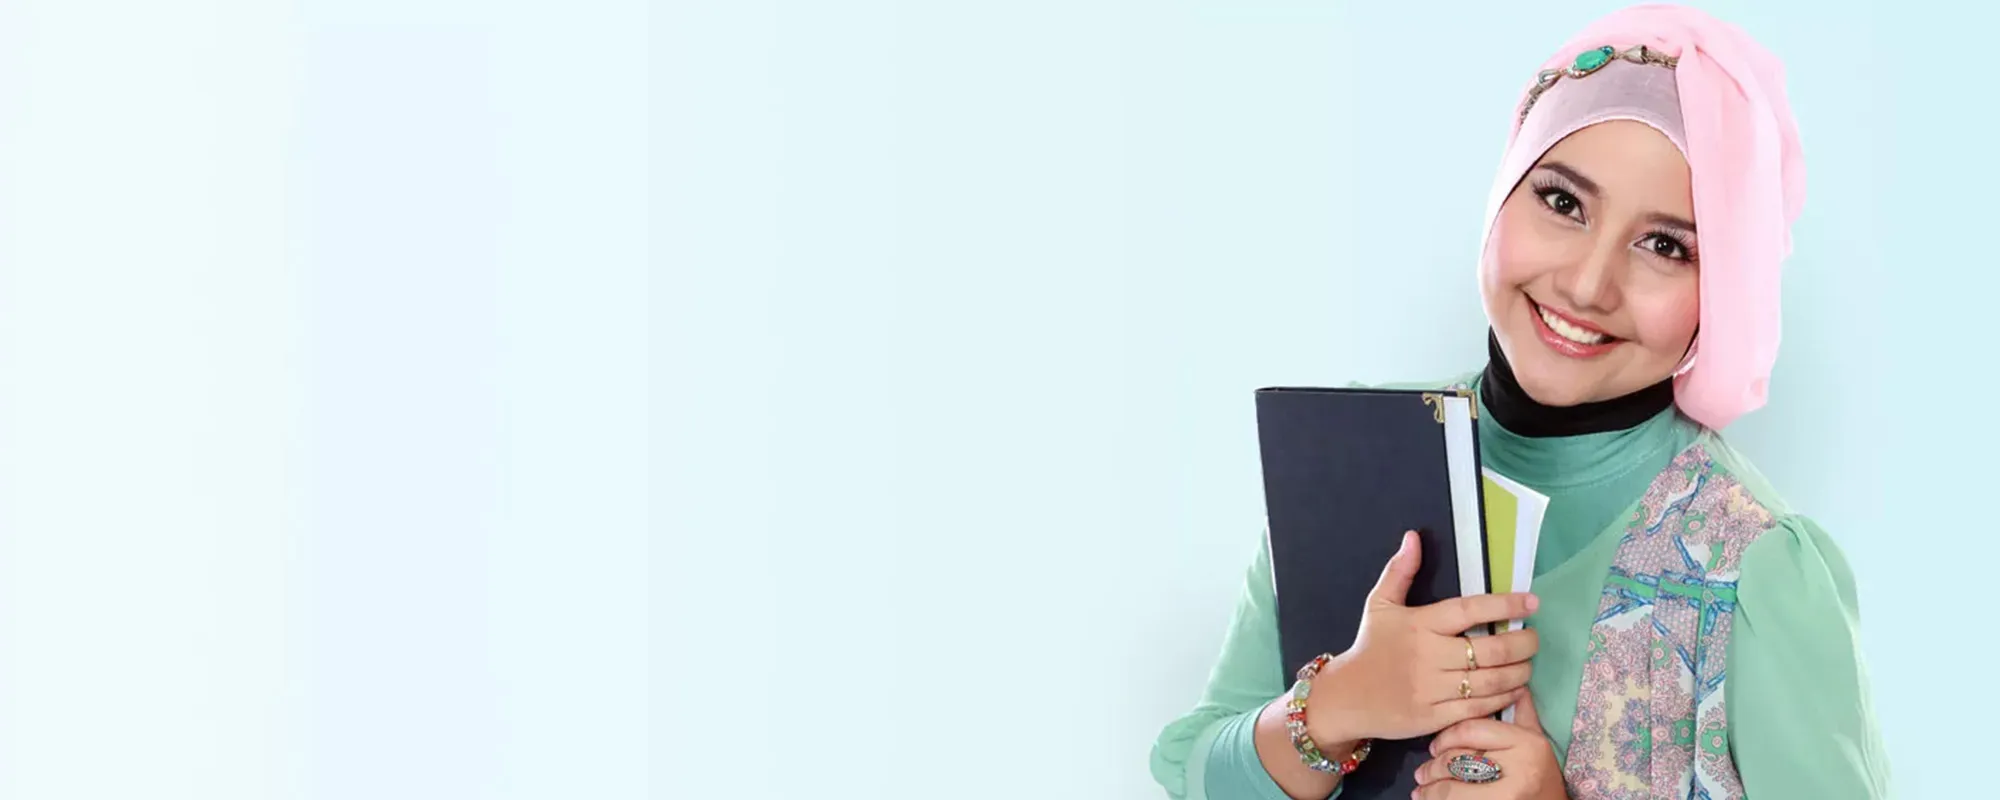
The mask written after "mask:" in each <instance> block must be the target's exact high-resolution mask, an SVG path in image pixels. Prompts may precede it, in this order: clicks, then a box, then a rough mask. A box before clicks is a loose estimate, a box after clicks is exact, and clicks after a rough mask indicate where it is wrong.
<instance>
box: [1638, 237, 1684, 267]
mask: <svg viewBox="0 0 2000 800" xmlns="http://www.w3.org/2000/svg"><path fill="white" fill-rule="evenodd" d="M1646 238H1647V240H1648V241H1647V243H1646V249H1647V250H1650V251H1652V253H1653V255H1656V256H1659V257H1661V258H1670V259H1673V260H1675V261H1686V260H1688V251H1687V246H1686V245H1683V244H1681V243H1680V242H1678V241H1675V240H1674V238H1673V237H1671V236H1663V235H1661V234H1657V233H1655V234H1653V235H1651V236H1648V237H1646Z"/></svg>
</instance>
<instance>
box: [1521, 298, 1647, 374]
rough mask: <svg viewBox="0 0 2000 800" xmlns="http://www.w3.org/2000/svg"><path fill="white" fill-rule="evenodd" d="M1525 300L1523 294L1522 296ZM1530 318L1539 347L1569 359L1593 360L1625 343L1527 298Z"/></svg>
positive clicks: (1581, 321)
mask: <svg viewBox="0 0 2000 800" xmlns="http://www.w3.org/2000/svg"><path fill="white" fill-rule="evenodd" d="M1522 296H1523V297H1526V293H1525V292H1524V293H1522ZM1528 309H1529V311H1530V316H1532V317H1534V318H1535V332H1536V333H1537V334H1540V336H1539V337H1538V338H1540V339H1541V340H1542V344H1545V345H1548V347H1549V349H1550V350H1554V351H1556V352H1557V353H1558V354H1561V355H1564V356H1567V357H1569V358H1596V357H1598V356H1601V355H1604V354H1605V353H1609V352H1611V350H1612V349H1613V348H1615V347H1617V346H1618V344H1619V343H1620V342H1623V341H1625V340H1624V339H1620V338H1618V337H1616V336H1612V335H1611V334H1609V333H1605V332H1604V330H1603V329H1601V328H1598V327H1597V326H1595V325H1592V324H1590V323H1588V322H1585V321H1583V320H1581V319H1577V318H1576V317H1574V316H1571V315H1569V314H1565V313H1563V312H1561V311H1558V310H1556V309H1553V308H1550V307H1548V306H1545V305H1542V304H1540V303H1537V302H1535V301H1534V298H1528Z"/></svg>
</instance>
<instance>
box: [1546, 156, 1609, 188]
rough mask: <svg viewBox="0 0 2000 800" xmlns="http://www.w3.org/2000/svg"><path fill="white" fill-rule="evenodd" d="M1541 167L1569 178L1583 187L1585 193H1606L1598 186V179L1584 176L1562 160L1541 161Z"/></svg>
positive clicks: (1579, 186) (1571, 181)
mask: <svg viewBox="0 0 2000 800" xmlns="http://www.w3.org/2000/svg"><path fill="white" fill-rule="evenodd" d="M1541 167H1542V169H1545V170H1548V171H1550V172H1553V173H1555V174H1557V175H1561V176H1563V177H1565V178H1568V179H1569V182H1570V183H1574V184H1576V188H1578V189H1582V190H1583V193H1584V194H1587V195H1591V196H1593V197H1595V196H1599V195H1602V194H1604V191H1603V190H1602V189H1599V188H1597V181H1593V180H1591V179H1589V178H1586V177H1583V173H1581V172H1577V171H1576V168H1575V167H1572V166H1570V165H1568V164H1564V163H1562V162H1561V161H1544V162H1542V163H1541Z"/></svg>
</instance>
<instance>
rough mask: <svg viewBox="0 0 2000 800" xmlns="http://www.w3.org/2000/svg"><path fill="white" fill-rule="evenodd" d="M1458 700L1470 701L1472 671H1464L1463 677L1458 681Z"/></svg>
mask: <svg viewBox="0 0 2000 800" xmlns="http://www.w3.org/2000/svg"><path fill="white" fill-rule="evenodd" d="M1458 699H1460V700H1471V699H1472V670H1466V671H1465V677H1463V678H1460V679H1459V680H1458Z"/></svg>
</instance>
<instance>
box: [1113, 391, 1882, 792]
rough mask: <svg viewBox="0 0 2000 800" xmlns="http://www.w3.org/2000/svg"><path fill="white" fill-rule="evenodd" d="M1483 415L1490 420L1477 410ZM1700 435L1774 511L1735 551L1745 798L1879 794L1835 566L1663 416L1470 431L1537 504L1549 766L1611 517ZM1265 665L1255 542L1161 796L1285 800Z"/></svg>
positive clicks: (1160, 777) (1606, 558)
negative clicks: (1268, 732) (1544, 505)
mask: <svg viewBox="0 0 2000 800" xmlns="http://www.w3.org/2000/svg"><path fill="white" fill-rule="evenodd" d="M1444 385H1446V384H1445V383H1442V382H1440V383H1430V384H1408V385H1400V386H1397V387H1396V388H1437V387H1441V386H1444ZM1480 405H1481V408H1482V409H1483V408H1484V405H1485V404H1484V402H1483V401H1482V402H1481V404H1480ZM1481 418H1482V419H1485V420H1490V419H1492V417H1491V416H1490V415H1488V414H1486V413H1484V412H1483V411H1482V414H1481ZM1697 442H1700V443H1701V444H1703V445H1704V446H1705V448H1706V449H1707V450H1708V451H1709V454H1710V455H1711V456H1712V457H1714V458H1715V459H1717V460H1718V461H1720V462H1722V463H1723V465H1724V466H1726V467H1727V468H1729V469H1730V470H1731V471H1732V472H1733V473H1734V474H1735V475H1737V476H1738V477H1739V478H1740V479H1742V480H1743V481H1744V482H1745V484H1746V485H1747V486H1748V487H1749V488H1750V490H1751V492H1752V494H1753V495H1754V496H1755V497H1756V499H1757V500H1758V501H1759V502H1761V503H1763V504H1764V505H1765V506H1766V507H1767V508H1770V509H1771V510H1772V511H1773V512H1774V513H1776V514H1779V515H1780V521H1779V524H1778V527H1776V528H1775V529H1773V530H1770V531H1768V532H1766V533H1764V534H1763V535H1762V536H1760V537H1759V538H1758V539H1757V540H1756V542H1754V543H1753V544H1751V545H1750V547H1749V548H1748V549H1746V550H1745V551H1744V555H1743V561H1742V571H1741V574H1740V577H1739V579H1738V595H1737V608H1736V616H1735V621H1734V623H1733V626H1734V631H1733V633H1732V635H1731V637H1730V642H1729V655H1728V659H1729V661H1728V670H1729V680H1728V682H1727V683H1726V684H1724V689H1723V691H1724V696H1725V700H1726V702H1727V703H1728V709H1729V738H1730V749H1731V754H1732V756H1733V758H1734V760H1735V763H1736V768H1737V771H1738V773H1739V775H1740V777H1741V778H1742V780H1743V787H1744V792H1745V795H1746V797H1748V798H1750V800H1766V799H1767V798H1791V797H1799V798H1825V799H1826V800H1834V799H1836V798H1850V797H1853V798H1877V797H1884V796H1887V794H1888V782H1889V769H1888V762H1887V759H1886V754H1885V751H1884V749H1883V746H1882V742H1881V739H1880V735H1879V732H1878V728H1877V726H1876V723H1875V717H1874V714H1873V712H1872V711H1871V710H1870V707H1869V693H1868V686H1867V673H1866V669H1865V666H1864V664H1863V660H1862V657H1861V651H1860V635H1859V631H1858V630H1857V626H1858V623H1859V606H1858V603H1857V602H1856V597H1855V591H1854V576H1853V573H1852V571H1851V570H1850V569H1849V568H1848V564H1847V560H1846V558H1845V557H1843V556H1842V555H1841V552H1840V549H1839V548H1838V547H1837V546H1836V545H1835V544H1834V542H1833V540H1832V539H1831V538H1830V537H1828V536H1827V534H1826V532H1825V531H1824V530H1822V529H1821V528H1820V527H1819V525H1817V524H1815V523H1814V522H1813V521H1812V520H1811V519H1809V518H1807V517H1805V516H1803V515H1800V514H1797V513H1793V512H1792V511H1790V510H1789V508H1788V507H1787V506H1786V505H1785V503H1784V502H1783V501H1782V500H1781V499H1780V498H1779V497H1778V496H1777V494H1776V493H1775V492H1773V491H1772V490H1771V488H1770V486H1769V484H1768V483H1767V482H1765V481H1764V479H1763V478H1762V476H1761V475H1760V474H1759V473H1758V472H1757V471H1756V470H1755V469H1754V468H1753V467H1752V466H1751V465H1750V464H1749V463H1748V461H1746V460H1745V459H1743V457H1742V456H1741V455H1740V454H1738V453H1737V452H1736V451H1735V450H1733V449H1731V448H1730V447H1729V446H1728V445H1727V444H1725V443H1724V442H1723V441H1722V440H1721V438H1720V436H1719V435H1718V434H1716V433H1714V432H1712V431H1708V430H1705V429H1703V428H1701V427H1700V426H1699V425H1697V424H1695V423H1693V422H1691V421H1689V420H1688V419H1686V418H1685V417H1682V416H1680V415H1679V414H1678V413H1676V412H1675V411H1673V410H1672V409H1669V410H1667V411H1665V412H1662V413H1661V414H1659V415H1658V416H1656V417H1654V418H1653V419H1651V420H1648V421H1646V422H1644V423H1641V424H1640V425H1638V426H1636V427H1633V428H1631V429H1628V430H1623V431H1614V432H1609V433H1597V434H1590V435H1585V436H1570V437H1556V438H1541V439H1532V438H1527V437H1522V436H1516V435H1514V434H1512V433H1509V432H1507V431H1506V430H1504V429H1502V428H1500V426H1498V425H1494V424H1484V425H1481V426H1479V445H1480V452H1481V456H1482V457H1483V458H1484V461H1485V464H1486V466H1488V467H1491V468H1493V469H1494V470H1496V471H1498V472H1500V473H1501V474H1503V475H1506V476H1508V477H1510V478H1513V479H1515V480H1517V481H1520V482H1521V483H1523V484H1526V485H1528V486H1530V487H1532V488H1534V489H1535V490H1537V491H1539V492H1542V493H1543V494H1546V495H1548V497H1549V508H1548V512H1547V515H1546V517H1545V518H1544V520H1543V524H1542V533H1541V540H1540V543H1539V544H1538V545H1537V550H1536V554H1535V579H1534V586H1533V591H1534V593H1535V594H1536V595H1537V596H1538V597H1540V598H1541V601H1542V602H1541V607H1540V610H1539V611H1537V612H1536V613H1535V615H1534V616H1532V617H1530V618H1529V619H1528V624H1529V625H1530V626H1532V627H1534V628H1536V629H1537V630H1539V631H1540V633H1541V652H1540V653H1539V654H1538V655H1536V656H1535V659H1534V662H1533V664H1534V676H1533V677H1532V678H1531V679H1530V682H1529V688H1530V689H1531V690H1533V691H1534V693H1535V705H1536V709H1537V710H1538V711H1539V712H1541V719H1542V726H1543V730H1544V732H1545V733H1546V734H1547V735H1548V737H1549V739H1550V740H1551V742H1553V744H1554V745H1555V752H1556V755H1557V758H1558V759H1561V758H1562V757H1563V756H1564V755H1565V754H1566V752H1567V751H1568V748H1569V741H1570V727H1571V722H1572V720H1573V718H1574V716H1575V713H1576V695H1577V689H1578V687H1579V686H1580V685H1581V684H1582V681H1583V666H1584V651H1585V646H1586V645H1587V644H1588V643H1589V639H1590V631H1591V627H1592V625H1593V624H1594V622H1595V617H1596V613H1597V609H1598V601H1599V596H1600V594H1601V592H1602V591H1603V588H1604V580H1605V577H1606V575H1607V574H1608V572H1609V570H1610V567H1611V563H1612V560H1613V558H1614V557H1616V555H1617V553H1618V541H1619V538H1620V534H1621V533H1622V531H1623V530H1624V525H1623V522H1624V520H1625V519H1626V517H1627V515H1628V514H1629V513H1630V512H1631V510H1632V508H1633V506H1634V505H1635V504H1636V503H1637V502H1638V501H1639V499H1640V497H1641V496H1642V495H1643V494H1644V492H1645V489H1646V487H1647V486H1648V485H1649V484H1650V483H1651V482H1652V480H1653V478H1654V476H1655V475H1656V474H1658V473H1659V472H1660V470H1662V469H1664V468H1665V467H1666V465H1667V463H1668V462H1669V461H1671V460H1672V459H1673V457H1674V456H1675V455H1677V454H1678V453H1679V452H1680V451H1681V450H1683V449H1685V448H1687V447H1688V446H1689V445H1692V444H1695V443H1697ZM1399 533H1400V531H1386V532H1383V535H1385V536H1394V535H1397V534H1399ZM1278 659H1279V650H1278V628H1277V612H1276V604H1275V600H1274V598H1273V596H1272V589H1271V563H1270V552H1269V550H1268V549H1266V548H1265V547H1263V546H1262V543H1261V542H1260V546H1259V548H1258V549H1257V551H1256V554H1255V556H1254V557H1253V558H1252V559H1251V562H1250V567H1249V570H1248V575H1246V576H1245V579H1244V584H1243V590H1242V594H1241V595H1240V597H1239V598H1238V600H1237V605H1236V613H1235V616H1234V618H1233V619H1232V620H1231V622H1230V624H1229V628H1228V630H1227V632H1226V633H1225V634H1224V637H1223V645H1222V651H1221V653H1220V655H1219V656H1218V657H1217V659H1216V661H1215V663H1214V666H1213V667H1212V668H1211V670H1210V674H1209V678H1208V684H1207V686H1206V687H1204V688H1203V690H1202V693H1201V699H1200V701H1199V702H1198V703H1196V704H1195V705H1194V707H1193V708H1191V709H1189V710H1188V711H1187V712H1185V713H1183V714H1181V715H1180V716H1179V717H1178V718H1176V719H1174V720H1173V721H1172V722H1170V723H1168V724H1167V726H1166V727H1165V729H1164V730H1162V731H1161V732H1160V734H1159V737H1158V738H1157V739H1156V740H1155V741H1154V743H1153V748H1152V772H1153V777H1154V779H1155V780H1156V781H1158V782H1159V784H1160V785H1161V786H1162V787H1163V788H1165V789H1166V792H1167V794H1168V795H1169V796H1170V797H1174V798H1192V799H1194V800H1200V799H1201V798H1213V799H1214V800H1236V798H1260V799H1266V800H1286V796H1285V793H1284V792H1283V791H1282V790H1280V789H1279V788H1278V785H1277V783H1276V782H1275V781H1273V780H1271V777H1270V775H1269V774H1268V773H1266V772H1265V771H1264V767H1263V764H1262V762H1260V761H1259V760H1258V759H1257V748H1256V741H1255V730H1256V718H1257V714H1258V712H1259V711H1260V710H1261V709H1262V708H1263V707H1264V705H1265V704H1266V703H1268V702H1270V701H1271V700H1272V699H1274V698H1276V697H1277V696H1278V695H1280V694H1282V693H1284V691H1285V690H1286V689H1287V688H1289V687H1288V686H1286V685H1285V684H1284V683H1282V682H1281V677H1280V676H1282V675H1285V674H1287V673H1288V672H1289V670H1287V669H1285V668H1284V667H1283V666H1281V665H1280V664H1279V663H1278ZM1366 768H1367V766H1366V765H1365V764H1364V765H1363V769H1366Z"/></svg>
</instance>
